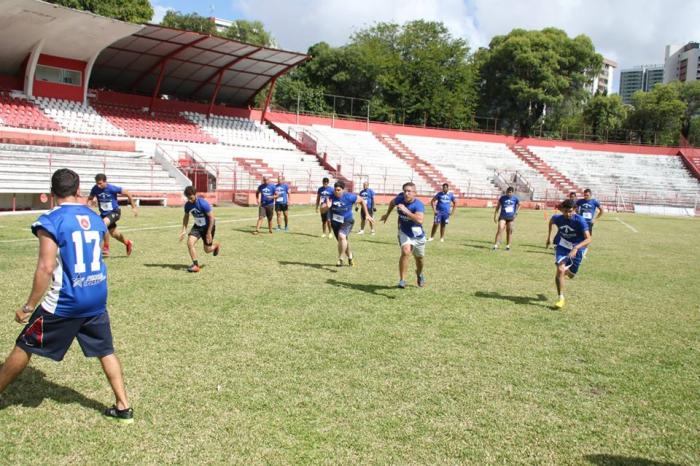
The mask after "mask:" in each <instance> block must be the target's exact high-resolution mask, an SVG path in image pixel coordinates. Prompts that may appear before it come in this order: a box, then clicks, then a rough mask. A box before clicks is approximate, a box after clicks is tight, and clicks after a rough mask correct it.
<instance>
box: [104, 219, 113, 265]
mask: <svg viewBox="0 0 700 466" xmlns="http://www.w3.org/2000/svg"><path fill="white" fill-rule="evenodd" d="M102 222H103V223H104V224H105V226H106V227H107V231H109V226H110V225H111V223H112V220H111V219H110V218H109V217H102ZM111 234H112V232H110V234H109V235H105V237H104V242H103V243H102V254H103V255H104V256H109V237H110V235H111Z"/></svg>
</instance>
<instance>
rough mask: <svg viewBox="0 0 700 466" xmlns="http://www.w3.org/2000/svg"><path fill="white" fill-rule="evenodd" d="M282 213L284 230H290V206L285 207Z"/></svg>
mask: <svg viewBox="0 0 700 466" xmlns="http://www.w3.org/2000/svg"><path fill="white" fill-rule="evenodd" d="M282 215H284V230H285V231H287V230H289V207H285V209H284V210H283V211H282Z"/></svg>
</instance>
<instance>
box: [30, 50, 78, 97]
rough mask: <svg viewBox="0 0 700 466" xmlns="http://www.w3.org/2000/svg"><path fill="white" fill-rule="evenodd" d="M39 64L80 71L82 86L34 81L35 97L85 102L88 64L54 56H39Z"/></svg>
mask: <svg viewBox="0 0 700 466" xmlns="http://www.w3.org/2000/svg"><path fill="white" fill-rule="evenodd" d="M39 64H40V65H46V66H53V67H56V68H64V69H67V70H74V71H80V84H81V85H80V86H71V85H70V84H60V83H50V82H47V81H39V80H36V79H35V80H34V95H35V96H40V97H54V98H56V99H65V100H76V101H78V102H82V101H83V90H84V88H85V68H86V66H87V63H86V62H84V61H80V60H73V59H70V58H63V57H56V56H53V55H45V54H41V55H39Z"/></svg>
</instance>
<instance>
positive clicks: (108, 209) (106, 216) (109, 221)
mask: <svg viewBox="0 0 700 466" xmlns="http://www.w3.org/2000/svg"><path fill="white" fill-rule="evenodd" d="M117 194H122V195H124V196H126V197H127V199H129V204H131V211H132V212H133V213H134V217H136V216H138V214H139V210H138V208H137V207H136V204H135V203H134V198H133V196H132V195H131V193H130V192H129V191H127V190H126V189H123V188H122V187H120V186H117V185H114V184H109V183H107V175H105V174H104V173H98V174H97V175H95V186H93V187H92V189H91V190H90V195H89V196H88V202H89V203H91V204H92V205H95V198H97V201H96V203H97V207H98V208H99V210H100V216H101V217H102V221H103V222H104V224H105V225H107V229H108V230H109V234H110V236H111V237H112V238H114V239H116V240H117V241H119V242H120V243H122V244H123V245H124V246H126V255H127V256H130V255H131V252H132V251H133V250H134V242H133V241H131V240H129V239H126V237H125V236H124V235H123V234H122V233H121V232H120V231H119V230H117V222H118V221H119V219H120V218H121V216H122V210H121V209H120V208H119V202H118V200H117ZM102 254H103V255H104V256H105V257H109V236H105V241H104V245H103V246H102Z"/></svg>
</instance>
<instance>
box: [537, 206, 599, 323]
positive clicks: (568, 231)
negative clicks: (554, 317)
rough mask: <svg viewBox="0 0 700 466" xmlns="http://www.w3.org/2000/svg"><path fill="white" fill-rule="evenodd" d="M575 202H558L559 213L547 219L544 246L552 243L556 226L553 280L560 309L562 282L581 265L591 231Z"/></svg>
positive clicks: (562, 304) (564, 302)
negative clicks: (555, 268)
mask: <svg viewBox="0 0 700 466" xmlns="http://www.w3.org/2000/svg"><path fill="white" fill-rule="evenodd" d="M575 209H576V204H575V203H574V202H573V201H572V200H571V199H567V200H565V201H564V202H562V203H561V204H559V211H560V212H561V214H559V215H553V216H552V218H551V219H549V227H548V232H547V243H546V244H545V247H546V248H549V245H550V244H552V242H551V239H552V227H556V229H557V234H556V236H555V237H554V248H555V264H556V267H557V272H556V275H555V278H554V281H555V282H556V284H557V293H558V295H559V297H558V299H557V302H556V304H555V305H554V306H555V307H556V308H557V309H562V308H563V307H564V305H565V304H566V300H565V299H564V282H565V280H566V278H567V277H568V278H574V277H575V276H576V273H577V272H578V270H579V267H580V266H581V261H583V257H584V255H585V253H586V247H588V245H589V244H590V243H591V233H590V231H589V230H588V224H587V223H586V220H585V219H584V218H583V217H581V216H580V215H578V214H577V213H576V211H575Z"/></svg>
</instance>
